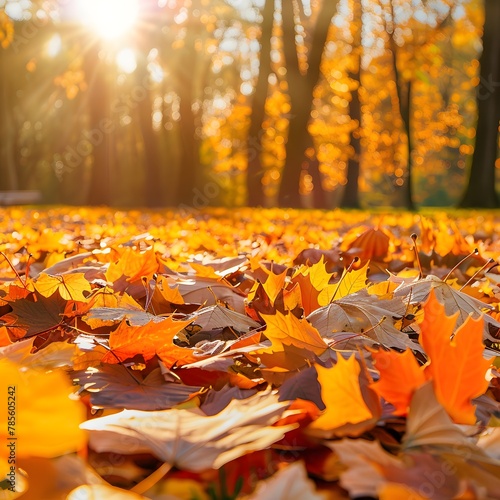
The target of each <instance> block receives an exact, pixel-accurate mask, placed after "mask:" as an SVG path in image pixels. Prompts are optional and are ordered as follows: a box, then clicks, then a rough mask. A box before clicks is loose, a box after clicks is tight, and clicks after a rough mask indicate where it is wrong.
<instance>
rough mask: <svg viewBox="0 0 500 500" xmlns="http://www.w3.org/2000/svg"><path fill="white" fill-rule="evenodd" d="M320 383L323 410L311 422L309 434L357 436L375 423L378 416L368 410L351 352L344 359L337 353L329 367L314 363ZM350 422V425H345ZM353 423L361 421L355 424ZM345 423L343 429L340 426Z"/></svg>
mask: <svg viewBox="0 0 500 500" xmlns="http://www.w3.org/2000/svg"><path fill="white" fill-rule="evenodd" d="M315 368H316V371H317V372H318V382H319V383H320V385H321V399H322V400H323V403H324V404H325V407H326V408H325V411H324V412H323V414H322V415H320V417H319V418H318V419H317V420H315V421H314V422H312V423H311V424H310V426H309V429H310V430H311V431H312V433H315V432H316V431H320V432H321V433H325V432H326V433H329V434H331V435H345V434H349V435H358V434H361V433H362V432H364V431H365V430H366V428H365V424H366V423H367V422H369V423H368V427H370V426H372V425H374V424H375V423H376V420H377V419H378V415H376V413H377V411H376V409H373V410H372V409H370V408H369V407H368V405H367V403H366V402H365V399H364V398H363V394H362V393H361V387H360V384H359V376H360V372H361V367H360V365H359V363H358V361H357V360H356V358H355V356H354V355H352V356H351V357H350V358H349V359H347V360H345V359H344V358H343V357H342V356H340V355H339V356H338V359H337V364H336V365H334V366H333V367H331V368H324V367H322V366H321V365H315ZM347 424H350V425H347ZM356 424H362V425H360V426H358V427H356ZM343 426H346V429H345V430H344V429H342V427H343Z"/></svg>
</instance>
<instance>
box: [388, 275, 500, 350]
mask: <svg viewBox="0 0 500 500" xmlns="http://www.w3.org/2000/svg"><path fill="white" fill-rule="evenodd" d="M431 290H432V291H434V293H435V295H436V298H437V299H438V301H439V302H440V303H441V304H443V305H444V309H445V313H446V314H447V315H448V316H451V315H453V314H456V313H457V312H458V319H457V325H456V326H457V327H458V326H459V325H461V324H462V323H464V322H465V321H466V320H467V318H468V317H469V316H471V315H472V317H473V318H474V319H476V318H479V317H480V316H481V314H482V312H483V311H485V310H492V309H493V306H492V305H490V304H486V303H485V302H482V301H480V300H478V299H476V298H474V297H471V296H470V295H467V294H466V293H463V292H461V291H460V290H455V289H454V288H453V287H452V286H451V285H449V284H448V283H445V282H444V281H443V280H441V279H439V278H438V277H436V276H433V275H429V276H426V277H425V279H421V280H418V281H416V282H414V283H407V284H404V283H403V284H401V285H400V286H398V288H396V290H395V291H394V296H395V297H403V298H405V300H407V301H408V303H409V304H420V303H422V302H425V301H426V300H427V299H428V298H429V294H430V293H431ZM490 324H491V325H493V326H495V327H496V328H498V327H500V322H498V321H496V320H495V319H493V318H491V317H490V316H484V329H483V338H484V339H489V340H490V341H492V342H495V339H494V338H493V337H492V336H491V334H490V333H489V330H488V325H490Z"/></svg>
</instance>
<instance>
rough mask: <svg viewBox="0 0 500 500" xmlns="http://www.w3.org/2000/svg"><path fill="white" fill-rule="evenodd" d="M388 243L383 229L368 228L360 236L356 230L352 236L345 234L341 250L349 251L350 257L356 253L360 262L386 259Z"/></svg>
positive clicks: (388, 239) (388, 237)
mask: <svg viewBox="0 0 500 500" xmlns="http://www.w3.org/2000/svg"><path fill="white" fill-rule="evenodd" d="M353 236H355V237H354V239H353ZM389 242H390V236H389V234H388V233H387V231H386V230H385V229H380V228H379V227H370V228H367V229H366V230H365V231H364V232H363V233H361V234H358V230H357V229H356V230H354V231H353V232H352V234H349V233H347V234H346V236H345V237H344V242H343V248H344V249H345V250H350V251H351V255H352V253H353V252H358V253H357V256H358V257H359V258H360V259H361V260H377V259H384V258H385V257H387V253H388V251H389Z"/></svg>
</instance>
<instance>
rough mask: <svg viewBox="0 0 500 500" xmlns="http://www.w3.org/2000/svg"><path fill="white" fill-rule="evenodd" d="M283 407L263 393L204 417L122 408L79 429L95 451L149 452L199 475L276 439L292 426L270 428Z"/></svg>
mask: <svg viewBox="0 0 500 500" xmlns="http://www.w3.org/2000/svg"><path fill="white" fill-rule="evenodd" d="M288 406H289V404H288V403H280V402H278V399H277V397H276V395H275V394H272V393H270V392H269V391H265V392H260V393H258V394H255V395H254V396H251V397H249V398H247V399H243V400H237V399H236V400H232V401H231V402H230V403H229V405H228V406H227V407H226V408H225V409H224V410H222V411H221V412H220V413H217V414H216V415H213V416H206V415H205V414H204V413H203V412H202V411H201V410H200V409H198V408H192V409H181V410H179V409H171V410H163V411H149V412H142V411H136V410H124V411H122V412H120V413H117V414H114V415H108V416H106V417H101V418H97V419H93V420H89V421H87V422H85V423H84V424H82V425H81V427H82V429H85V430H88V431H89V432H90V446H91V447H92V448H93V449H94V450H96V451H97V452H106V451H112V452H114V453H123V454H130V453H144V452H149V453H153V454H154V455H155V456H157V457H158V458H159V459H161V460H163V461H164V462H166V463H168V464H170V465H171V466H176V467H177V468H179V469H182V470H188V471H203V470H206V469H210V468H215V469H218V468H219V467H221V466H222V465H224V464H225V463H227V462H230V461H231V460H234V459H235V458H238V457H240V456H242V455H244V454H245V453H247V452H250V451H257V450H261V449H264V448H266V447H268V446H270V445H271V444H273V443H275V442H276V441H278V440H280V439H282V438H283V436H284V435H285V433H286V432H288V431H290V430H292V429H294V428H295V427H296V425H295V424H294V425H284V426H276V427H271V425H272V424H273V423H275V422H276V421H277V420H278V419H279V418H280V417H281V416H282V415H283V412H284V411H285V410H286V409H287V407H288Z"/></svg>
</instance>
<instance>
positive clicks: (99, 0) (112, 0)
mask: <svg viewBox="0 0 500 500" xmlns="http://www.w3.org/2000/svg"><path fill="white" fill-rule="evenodd" d="M78 14H79V16H80V19H81V20H82V22H83V23H84V24H85V25H87V26H88V27H90V28H91V29H92V30H93V31H95V32H96V34H98V35H99V36H101V37H102V38H104V39H106V40H115V39H117V38H120V37H122V36H125V35H127V34H128V33H129V31H130V30H131V29H132V28H133V27H134V26H135V24H136V23H137V21H138V16H139V2H138V0H78Z"/></svg>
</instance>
